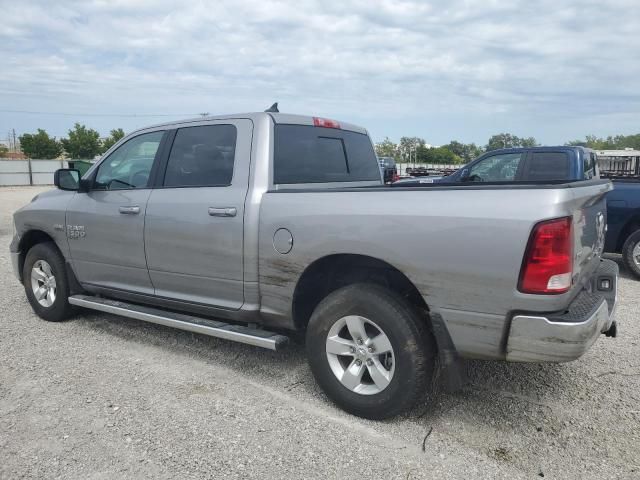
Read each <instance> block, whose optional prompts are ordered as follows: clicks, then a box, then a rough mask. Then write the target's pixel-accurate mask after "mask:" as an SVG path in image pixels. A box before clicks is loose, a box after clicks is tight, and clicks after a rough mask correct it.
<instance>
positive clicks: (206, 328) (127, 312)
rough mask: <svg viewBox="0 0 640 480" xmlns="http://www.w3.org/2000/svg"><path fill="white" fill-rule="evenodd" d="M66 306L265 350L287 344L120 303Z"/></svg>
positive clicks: (80, 298) (252, 331)
mask: <svg viewBox="0 0 640 480" xmlns="http://www.w3.org/2000/svg"><path fill="white" fill-rule="evenodd" d="M69 303H70V304H71V305H77V306H79V307H84V308H90V309H92V310H98V311H100V312H107V313H113V314H115V315H122V316H123V317H128V318H135V319H136V320H142V321H143V322H150V323H157V324H158V325H165V326H167V327H173V328H177V329H180V330H187V331H189V332H194V333H201V334H203V335H209V336H210V337H217V338H224V339H225V340H232V341H234V342H240V343H246V344H248V345H253V346H256V347H262V348H268V349H269V350H280V349H281V348H282V347H284V346H285V345H286V344H287V343H288V342H289V338H288V337H285V336H284V335H279V334H276V333H273V332H268V331H266V330H259V329H257V328H249V327H244V326H242V325H234V324H230V323H224V322H219V321H217V320H209V319H206V318H200V317H194V316H191V315H185V314H182V313H175V312H168V311H166V310H160V309H158V308H152V307H146V306H142V305H136V304H133V303H126V302H120V301H117V300H110V299H107V298H100V297H92V296H88V295H73V296H71V297H69Z"/></svg>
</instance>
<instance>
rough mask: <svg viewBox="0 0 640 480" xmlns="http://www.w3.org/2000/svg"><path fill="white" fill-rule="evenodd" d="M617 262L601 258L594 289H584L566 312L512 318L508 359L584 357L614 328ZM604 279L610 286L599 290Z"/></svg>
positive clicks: (552, 359)
mask: <svg viewBox="0 0 640 480" xmlns="http://www.w3.org/2000/svg"><path fill="white" fill-rule="evenodd" d="M617 278H618V265H617V264H616V263H615V262H613V261H611V260H602V263H601V265H600V267H599V268H598V270H597V271H596V272H595V274H594V285H593V290H592V291H591V292H586V291H585V292H582V293H581V294H579V295H578V296H577V297H576V299H575V300H574V301H573V302H572V303H571V305H569V307H568V308H567V310H566V311H564V312H560V313H556V314H548V315H540V314H533V313H531V314H518V315H516V316H514V317H513V319H512V320H511V328H510V330H509V338H508V340H507V355H506V360H507V361H513V362H568V361H571V360H575V359H576V358H578V357H580V356H582V355H583V354H584V353H585V352H586V351H587V350H589V348H590V347H591V345H593V343H594V342H595V341H596V340H597V339H598V337H599V336H600V334H602V333H605V332H607V331H609V329H611V327H612V325H613V322H614V314H615V309H616V303H617V299H618V298H617V288H618V285H617ZM601 279H610V281H611V289H610V290H607V291H598V290H597V284H598V282H599V281H600V280H601Z"/></svg>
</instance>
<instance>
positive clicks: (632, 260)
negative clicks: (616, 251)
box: [622, 230, 640, 278]
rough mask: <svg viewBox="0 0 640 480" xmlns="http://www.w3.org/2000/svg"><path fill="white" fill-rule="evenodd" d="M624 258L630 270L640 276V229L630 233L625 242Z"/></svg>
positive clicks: (623, 248)
mask: <svg viewBox="0 0 640 480" xmlns="http://www.w3.org/2000/svg"><path fill="white" fill-rule="evenodd" d="M622 258H623V260H624V263H625V265H626V266H627V268H628V269H629V271H631V273H633V274H634V275H635V276H636V277H637V278H640V230H637V231H635V232H634V233H632V234H631V235H629V238H627V240H626V241H625V242H624V246H623V247H622Z"/></svg>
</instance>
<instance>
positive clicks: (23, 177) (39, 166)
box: [0, 159, 69, 186]
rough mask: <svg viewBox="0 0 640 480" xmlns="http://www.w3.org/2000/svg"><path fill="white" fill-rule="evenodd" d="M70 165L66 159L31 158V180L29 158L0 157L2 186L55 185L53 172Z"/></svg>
mask: <svg viewBox="0 0 640 480" xmlns="http://www.w3.org/2000/svg"><path fill="white" fill-rule="evenodd" d="M68 166H69V164H68V163H67V162H66V160H31V180H32V181H30V177H29V160H8V159H0V186H8V185H53V173H54V172H55V171H56V170H57V169H59V168H67V167H68Z"/></svg>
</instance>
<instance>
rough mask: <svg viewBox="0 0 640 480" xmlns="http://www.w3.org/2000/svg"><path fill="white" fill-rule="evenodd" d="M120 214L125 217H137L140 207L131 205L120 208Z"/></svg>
mask: <svg viewBox="0 0 640 480" xmlns="http://www.w3.org/2000/svg"><path fill="white" fill-rule="evenodd" d="M119 210H120V213H123V214H124V215H137V214H139V213H140V207H139V206H137V205H131V206H126V207H120V209H119Z"/></svg>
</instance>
